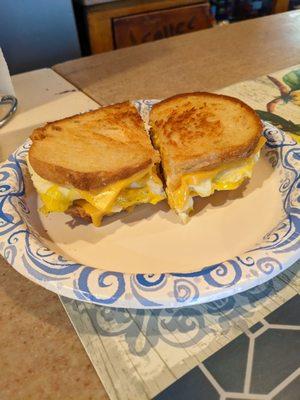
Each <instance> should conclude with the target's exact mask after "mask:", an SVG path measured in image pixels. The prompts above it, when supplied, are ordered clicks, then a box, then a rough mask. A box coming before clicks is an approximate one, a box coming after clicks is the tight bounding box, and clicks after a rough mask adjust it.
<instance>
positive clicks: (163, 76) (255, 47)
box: [0, 11, 300, 400]
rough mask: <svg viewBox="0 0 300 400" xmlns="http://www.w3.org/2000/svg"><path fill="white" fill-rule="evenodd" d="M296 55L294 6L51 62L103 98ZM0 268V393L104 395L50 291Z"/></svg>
mask: <svg viewBox="0 0 300 400" xmlns="http://www.w3.org/2000/svg"><path fill="white" fill-rule="evenodd" d="M299 62H300V12H299V11H298V12H290V13H286V14H282V15H274V16H271V17H266V18H260V19H257V20H252V21H247V22H243V23H239V24H234V25H231V26H226V27H219V28H214V29H211V30H207V31H201V32H197V33H192V34H188V35H183V36H180V37H176V38H172V39H167V40H163V41H160V42H154V43H149V44H146V45H142V46H138V47H134V48H128V49H122V50H118V51H115V52H110V53H103V54H100V55H96V56H93V57H88V58H85V59H80V60H76V61H71V62H67V63H64V64H60V65H57V66H55V67H54V69H55V70H56V71H57V72H59V73H60V74H61V75H63V76H64V77H65V78H67V79H68V80H70V81H71V82H72V83H73V84H75V85H76V86H77V87H79V88H80V89H81V90H83V91H84V92H85V93H87V94H88V95H90V96H91V97H93V98H94V99H95V100H97V101H98V102H99V103H101V104H108V103H111V102H115V101H122V100H126V99H128V98H130V99H134V98H160V97H165V96H169V95H171V94H175V93H178V92H186V91H194V90H214V89H218V88H221V87H224V86H227V85H229V84H232V83H235V82H238V81H241V80H245V79H251V78H254V77H257V76H259V75H263V74H266V73H268V72H271V71H275V70H278V69H280V68H284V67H287V66H290V65H293V64H297V63H299ZM0 275H1V279H0V303H1V313H0V349H1V353H0V354H1V356H0V371H1V374H0V398H1V399H2V398H3V399H12V400H17V399H30V400H35V399H39V400H42V399H56V400H57V399H63V400H68V399H75V398H76V399H79V400H81V399H83V400H86V399H97V400H106V399H108V398H107V395H106V394H105V392H104V389H103V387H102V385H101V383H100V381H99V379H98V378H97V376H96V373H95V372H94V370H93V368H92V366H91V364H90V362H89V360H88V358H87V356H86V354H85V352H84V350H83V348H82V346H81V344H80V342H79V340H78V339H77V337H76V334H75V331H74V330H73V328H72V326H71V324H70V322H69V321H68V319H67V316H66V314H65V312H64V311H63V308H62V306H61V304H60V302H59V300H58V298H57V296H56V295H54V294H52V293H50V292H48V291H46V290H45V289H42V288H40V287H38V286H37V285H35V284H33V283H31V282H30V281H28V280H26V279H25V278H23V277H22V276H20V275H19V274H18V273H17V272H15V271H14V270H13V269H12V268H11V267H9V265H8V264H7V263H6V262H4V261H3V259H1V260H0ZM37 299H39V301H37ZM62 343H64V344H63V346H62V345H61V344H62Z"/></svg>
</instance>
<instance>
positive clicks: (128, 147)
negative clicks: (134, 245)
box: [28, 102, 165, 226]
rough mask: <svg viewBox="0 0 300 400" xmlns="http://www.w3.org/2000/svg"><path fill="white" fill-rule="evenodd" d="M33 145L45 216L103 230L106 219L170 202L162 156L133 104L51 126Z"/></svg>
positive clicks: (32, 165)
mask: <svg viewBox="0 0 300 400" xmlns="http://www.w3.org/2000/svg"><path fill="white" fill-rule="evenodd" d="M31 139H32V145H31V147H30V149H29V153H28V168H29V172H30V175H31V178H32V181H33V184H34V186H35V188H36V190H37V191H38V193H39V195H40V197H41V200H42V203H43V206H42V208H41V211H42V212H44V213H51V212H66V213H69V214H71V215H72V216H74V217H81V218H84V219H88V220H90V221H92V222H93V224H94V225H96V226H99V225H100V224H101V220H102V218H103V217H104V216H105V215H110V214H113V213H117V212H119V211H122V210H128V209H131V208H132V207H133V206H135V205H137V204H141V203H151V204H156V203H157V202H159V201H161V200H163V199H164V198H165V193H164V190H163V185H162V182H161V180H160V178H159V176H158V173H157V166H158V163H159V161H160V157H159V154H158V152H157V151H156V150H154V148H153V147H152V144H151V141H150V138H149V136H148V133H147V132H146V130H145V127H144V123H143V120H142V118H141V117H140V115H139V113H138V112H137V110H136V108H135V107H134V106H133V105H132V104H131V103H129V102H125V103H120V104H115V105H112V106H108V107H103V108H100V109H98V110H95V111H91V112H88V113H84V114H79V115H75V116H73V117H70V118H65V119H62V120H60V121H55V122H51V123H48V124H46V125H45V126H44V127H42V128H38V129H35V130H34V131H33V133H32V135H31Z"/></svg>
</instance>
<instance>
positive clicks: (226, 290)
mask: <svg viewBox="0 0 300 400" xmlns="http://www.w3.org/2000/svg"><path fill="white" fill-rule="evenodd" d="M155 102H156V100H139V101H136V102H135V105H136V107H137V108H138V110H139V112H140V113H141V115H142V117H143V118H144V120H145V122H146V123H147V118H148V114H149V110H150V108H151V106H152V105H153V104H154V103H155ZM263 133H264V135H265V137H266V139H267V152H266V156H267V157H268V159H269V161H270V163H271V165H272V167H273V168H274V169H278V171H279V173H280V182H279V187H278V190H279V192H280V193H281V197H282V210H283V211H282V219H281V220H280V221H278V222H277V223H276V225H275V226H274V229H272V231H270V232H268V233H267V234H265V235H264V237H263V238H262V240H261V241H260V243H258V244H257V245H256V247H255V248H253V249H250V250H249V251H247V252H246V253H245V254H242V255H238V256H236V257H235V258H233V259H230V260H226V261H224V262H222V263H219V264H214V265H208V266H206V267H205V268H204V269H203V267H201V269H199V271H197V270H196V271H195V272H191V273H173V274H158V275H154V274H148V275H145V274H135V275H134V274H123V273H117V272H110V271H102V270H99V269H98V268H93V267H91V266H85V265H81V264H79V263H74V262H73V261H69V260H66V259H65V258H64V257H62V256H61V255H59V254H57V253H55V252H53V251H52V250H50V249H48V248H47V247H45V246H44V244H43V243H42V239H41V238H39V235H38V234H37V233H36V232H35V230H34V228H33V227H31V224H30V211H29V210H28V208H27V205H26V197H25V184H24V175H25V172H26V171H27V165H26V161H25V157H26V154H27V152H28V149H29V147H30V145H31V142H30V140H27V141H26V142H25V143H24V145H23V146H21V147H20V148H19V149H17V150H16V151H15V153H13V154H12V155H11V156H10V157H9V159H8V160H7V161H6V162H5V163H4V164H3V165H2V167H1V168H0V252H1V254H2V256H3V257H4V258H5V259H6V260H7V261H8V262H9V263H10V264H11V265H12V266H13V267H14V268H15V269H16V270H17V271H18V272H20V273H21V274H22V275H24V276H26V277H27V278H29V279H30V280H32V281H34V282H36V283H38V284H39V285H41V286H44V287H45V288H47V289H49V290H52V291H53V292H55V293H57V294H59V295H63V296H66V297H69V298H73V299H77V300H82V301H86V302H90V303H96V304H102V305H107V306H113V307H122V308H123V307H124V308H125V307H126V308H166V307H182V306H186V305H192V304H197V303H206V302H209V301H212V300H218V299H222V298H225V297H228V296H231V295H233V294H235V293H238V292H243V291H245V290H247V289H249V288H252V287H255V286H257V285H259V284H261V283H263V282H266V281H268V280H270V279H271V278H272V277H274V276H275V275H277V274H278V273H279V272H281V271H282V270H284V269H286V268H288V267H289V266H290V265H291V264H292V263H293V262H295V261H296V260H297V259H298V258H299V255H300V243H299V233H300V209H299V203H300V146H299V145H297V143H296V142H295V141H294V140H293V139H292V138H291V137H289V136H288V135H286V134H285V133H284V132H282V131H280V130H278V129H277V128H275V127H273V126H272V125H270V124H267V123H265V129H264V132H263Z"/></svg>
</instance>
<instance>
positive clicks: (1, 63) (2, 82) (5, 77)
mask: <svg viewBox="0 0 300 400" xmlns="http://www.w3.org/2000/svg"><path fill="white" fill-rule="evenodd" d="M8 94H9V95H12V96H15V91H14V87H13V84H12V81H11V77H10V74H9V70H8V66H7V63H6V61H5V58H4V55H3V52H2V49H1V47H0V97H1V96H5V95H8Z"/></svg>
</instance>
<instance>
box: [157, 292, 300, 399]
mask: <svg viewBox="0 0 300 400" xmlns="http://www.w3.org/2000/svg"><path fill="white" fill-rule="evenodd" d="M155 400H300V296H299V295H296V296H294V297H293V298H291V299H290V300H289V301H287V302H286V303H285V304H283V305H282V306H281V307H279V308H278V309H277V310H275V311H274V312H272V313H271V314H269V315H268V316H267V317H266V318H265V319H263V320H261V321H260V322H258V323H257V324H255V325H254V326H252V327H251V328H250V329H249V330H248V331H247V332H245V333H243V334H242V335H240V336H238V337H237V338H236V339H234V340H233V341H232V342H230V343H228V344H227V345H226V346H225V347H223V348H222V349H221V350H219V351H218V352H216V353H215V354H213V355H212V356H211V357H209V358H208V359H207V360H205V361H204V362H203V363H202V364H200V365H199V367H196V368H194V369H193V370H191V371H190V372H188V373H187V374H186V375H184V376H183V377H182V378H181V379H179V380H178V381H176V382H175V383H174V384H173V385H171V386H170V387H169V388H167V389H166V390H164V391H163V392H162V393H160V394H159V395H158V396H156V397H155Z"/></svg>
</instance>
